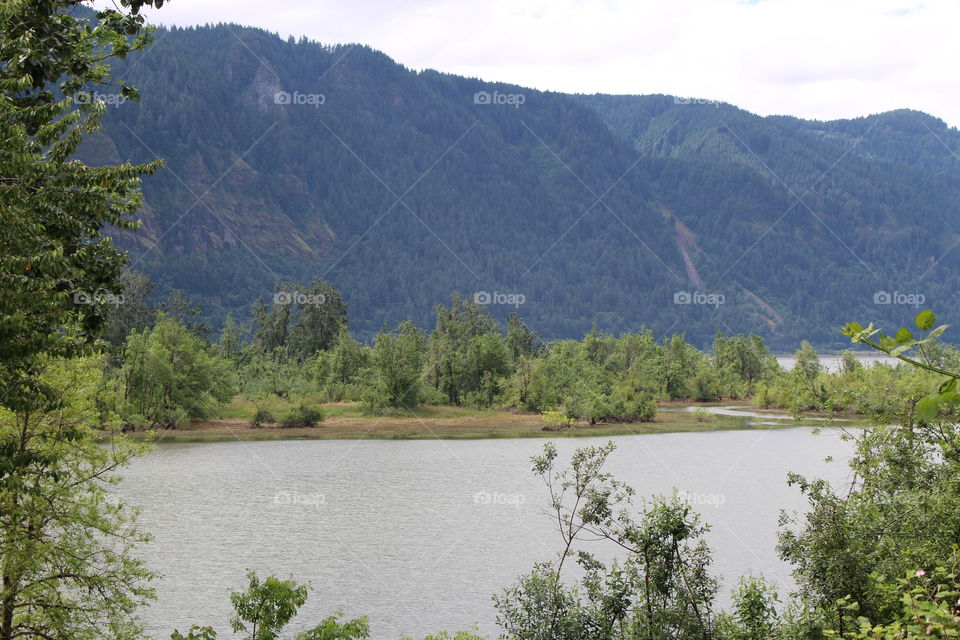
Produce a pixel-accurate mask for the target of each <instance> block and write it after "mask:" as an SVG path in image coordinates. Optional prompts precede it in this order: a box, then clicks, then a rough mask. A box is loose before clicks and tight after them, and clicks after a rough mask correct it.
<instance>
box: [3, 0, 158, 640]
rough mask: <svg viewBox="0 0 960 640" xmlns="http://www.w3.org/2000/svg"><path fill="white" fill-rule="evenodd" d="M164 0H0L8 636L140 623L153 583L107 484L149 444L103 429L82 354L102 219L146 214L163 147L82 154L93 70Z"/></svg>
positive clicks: (91, 114) (123, 46) (97, 274)
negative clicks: (116, 157)
mask: <svg viewBox="0 0 960 640" xmlns="http://www.w3.org/2000/svg"><path fill="white" fill-rule="evenodd" d="M162 3H163V2H162V0H119V2H118V3H115V4H114V5H113V8H111V9H105V10H103V11H100V12H99V13H98V14H97V19H96V20H95V21H89V20H88V19H86V18H83V17H77V16H76V15H74V11H73V10H75V9H77V8H80V7H82V3H81V2H80V0H38V1H31V2H22V1H14V2H4V3H2V4H0V61H2V62H0V128H2V129H3V132H4V135H3V137H2V140H0V452H2V453H3V456H2V458H0V640H12V639H13V638H26V639H44V640H68V639H69V640H74V639H87V638H89V639H93V638H101V637H110V638H119V639H128V638H134V637H137V636H138V635H139V632H140V625H139V623H138V621H137V620H136V618H135V616H134V611H135V608H136V607H137V606H138V605H139V604H142V603H143V602H144V601H146V600H148V599H149V598H150V597H151V595H152V592H151V591H150V589H149V586H148V584H147V581H148V579H149V578H150V577H151V574H150V572H149V571H147V570H146V569H145V568H144V567H143V564H142V562H141V561H139V560H137V559H136V558H135V557H134V556H133V555H132V553H131V549H132V547H133V546H134V545H135V544H137V543H139V542H143V541H144V540H145V537H144V536H143V535H142V534H140V533H139V532H138V531H137V530H136V528H135V527H134V526H133V524H132V516H131V514H130V513H129V511H128V510H127V509H125V508H124V507H123V506H122V505H119V504H117V505H114V504H110V503H108V501H107V496H106V493H105V490H104V486H103V485H104V483H105V482H106V481H107V479H108V478H109V477H110V474H111V473H112V472H113V471H114V470H115V469H116V468H117V467H119V466H120V465H122V464H123V463H124V462H126V460H127V459H128V458H129V457H130V456H131V455H132V454H133V453H136V452H137V449H136V448H132V447H130V446H129V445H128V444H127V443H126V442H125V441H124V440H123V439H122V438H121V437H115V438H113V441H112V443H111V446H107V447H104V446H101V444H100V442H99V441H98V440H97V438H96V437H95V435H94V433H93V427H92V423H93V422H95V421H96V422H99V420H100V416H99V411H97V410H96V407H94V406H93V402H94V395H95V393H96V388H97V386H98V383H99V377H98V371H99V365H94V364H92V363H91V361H89V360H85V359H77V358H78V357H79V356H82V355H85V354H89V353H90V352H91V351H92V346H93V342H94V340H95V338H96V337H97V336H98V334H99V332H100V330H101V328H102V325H103V319H104V307H105V306H106V305H108V304H110V303H111V302H115V301H116V299H117V296H119V295H120V293H121V286H120V283H119V281H118V277H119V274H120V270H121V267H122V265H123V261H124V258H123V255H122V254H121V253H119V252H118V251H117V250H116V248H115V247H114V246H113V244H112V242H111V241H110V240H109V239H108V238H106V237H104V236H102V235H101V229H102V228H103V227H104V226H106V225H112V226H114V227H116V228H119V229H133V228H134V227H135V223H134V221H133V218H132V216H133V215H134V214H135V213H136V211H137V210H138V209H139V207H140V205H141V197H140V192H139V178H140V177H141V176H142V175H145V174H149V173H151V172H153V171H154V170H156V169H157V168H158V167H159V163H150V164H146V165H138V166H133V165H130V164H123V165H119V166H109V165H105V166H99V167H89V166H87V165H85V164H83V163H81V162H78V161H76V160H74V159H73V156H74V154H75V152H76V150H77V146H78V145H79V144H80V142H81V140H82V139H83V136H84V135H86V134H89V133H91V132H94V131H96V130H97V128H98V127H99V121H100V117H101V115H102V114H103V111H104V103H103V101H102V100H97V99H91V98H93V95H92V94H91V93H90V92H89V91H88V88H89V85H100V84H103V83H105V82H108V81H109V76H110V69H109V65H108V61H109V60H110V58H112V57H120V58H122V57H124V56H125V55H126V54H127V53H128V52H130V51H133V50H140V49H142V48H144V47H145V46H146V44H147V42H148V40H149V34H148V33H147V32H143V31H141V27H142V25H143V18H142V16H140V15H138V12H139V10H140V8H141V7H143V6H157V7H159V6H160V5H161V4H162ZM119 84H120V91H121V92H122V94H123V95H124V96H126V97H129V98H134V97H135V91H134V90H133V89H132V88H129V87H127V86H125V85H124V84H123V82H122V81H120V83H119ZM78 105H79V106H78ZM64 358H74V359H75V360H74V361H70V360H64ZM107 426H112V425H107Z"/></svg>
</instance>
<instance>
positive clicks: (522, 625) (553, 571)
mask: <svg viewBox="0 0 960 640" xmlns="http://www.w3.org/2000/svg"><path fill="white" fill-rule="evenodd" d="M613 450H614V444H613V443H612V442H611V443H608V444H607V445H605V446H602V447H584V448H581V449H578V450H577V451H576V452H575V453H574V454H573V457H572V459H571V463H570V467H569V468H568V469H557V467H556V460H557V450H556V447H555V446H554V445H553V444H552V443H551V444H547V445H546V446H545V447H544V452H543V454H542V455H540V456H536V457H534V459H533V467H534V472H535V473H536V474H537V475H539V476H540V477H541V478H542V479H543V480H544V482H545V483H546V485H547V488H548V490H549V494H550V509H551V514H550V515H551V518H552V519H554V520H555V521H556V524H557V528H558V530H559V532H560V535H561V538H562V542H563V546H562V548H561V551H560V553H559V554H558V555H559V557H558V559H557V561H556V562H555V563H541V564H538V565H536V566H534V569H533V571H532V572H531V573H529V574H527V575H526V576H523V577H521V578H520V579H519V580H518V582H517V584H516V585H515V586H513V587H511V588H509V589H507V590H505V591H504V592H503V593H502V594H500V595H499V596H497V597H496V598H495V603H496V607H497V610H498V621H499V624H500V626H501V627H502V628H503V629H504V631H505V632H506V635H507V636H508V637H510V638H516V639H517V640H556V639H568V638H569V639H577V640H581V639H582V640H587V639H590V640H606V639H610V640H612V639H614V638H617V639H626V638H643V639H651V640H652V639H659V638H677V639H697V640H708V639H710V638H712V637H713V636H712V626H713V625H712V622H713V620H712V611H711V609H712V603H713V598H714V596H715V593H716V589H717V582H716V580H715V579H713V578H712V577H710V576H709V575H708V573H707V569H708V566H709V563H710V554H709V550H708V549H707V546H706V543H705V542H704V541H703V539H702V538H703V535H704V534H705V533H706V531H707V528H706V527H705V526H703V525H702V524H700V522H699V518H698V517H697V516H696V514H694V513H692V511H691V507H690V505H689V504H687V503H684V502H683V501H681V500H679V499H677V498H673V499H666V498H655V499H653V500H652V501H650V502H649V503H647V504H646V505H645V506H644V508H643V509H642V511H641V513H640V516H639V518H637V519H635V518H634V516H633V515H632V514H631V513H630V511H629V507H630V504H631V499H632V496H633V495H634V490H633V489H632V488H631V487H629V486H628V485H625V484H624V483H622V482H620V481H618V480H616V479H615V478H613V477H612V476H611V475H610V474H609V473H606V472H604V471H603V465H604V463H605V462H606V459H607V457H608V456H609V455H610V453H611V452H612V451H613ZM597 539H600V540H606V541H608V542H611V543H613V544H614V545H615V546H616V547H617V548H619V549H620V550H621V551H625V552H626V553H627V557H626V558H625V559H624V560H623V561H622V562H619V563H618V562H613V563H611V564H610V565H609V566H606V565H604V564H603V563H601V562H600V561H599V560H597V558H596V557H595V556H594V555H593V554H591V553H588V552H586V551H584V550H578V549H577V545H578V544H579V543H582V542H583V541H584V540H597ZM568 562H576V563H577V564H578V565H579V569H580V573H581V574H582V576H583V577H582V578H581V579H580V580H579V581H578V582H576V583H574V584H567V583H565V582H564V578H565V575H564V573H563V571H564V567H565V566H568Z"/></svg>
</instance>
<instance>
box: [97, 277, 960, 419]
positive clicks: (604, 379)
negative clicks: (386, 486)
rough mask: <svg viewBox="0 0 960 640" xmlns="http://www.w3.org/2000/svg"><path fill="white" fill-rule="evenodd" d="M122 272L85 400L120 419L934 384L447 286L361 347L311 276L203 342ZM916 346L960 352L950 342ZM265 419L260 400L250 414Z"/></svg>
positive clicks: (811, 394)
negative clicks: (536, 319) (249, 406)
mask: <svg viewBox="0 0 960 640" xmlns="http://www.w3.org/2000/svg"><path fill="white" fill-rule="evenodd" d="M123 280H124V291H125V293H124V295H123V297H122V299H118V300H115V301H114V302H116V304H112V305H107V307H106V322H105V325H106V326H105V340H106V342H107V343H108V344H107V350H106V351H107V354H108V356H107V357H106V359H105V364H104V366H105V367H106V369H107V374H108V375H106V376H104V385H106V386H107V387H108V388H106V389H104V392H103V393H102V394H101V398H100V402H101V404H102V405H103V409H104V410H105V411H110V412H113V413H116V414H118V415H120V416H121V417H122V419H123V420H124V422H125V423H126V424H127V425H128V426H129V427H132V428H137V427H156V426H160V427H174V426H177V425H179V424H183V423H185V422H187V421H189V420H190V419H192V418H204V417H210V416H211V415H213V414H214V412H215V410H216V409H217V408H218V407H220V406H223V405H224V404H225V403H227V402H229V401H230V400H231V399H232V398H234V397H235V396H236V395H237V394H242V395H243V396H244V397H246V398H247V399H249V400H250V401H252V402H253V403H254V404H255V405H256V406H257V407H262V406H263V405H264V404H265V403H266V401H267V400H268V399H270V398H282V399H284V400H286V401H288V402H290V403H292V404H293V405H294V406H295V407H296V409H295V411H294V412H293V414H292V416H291V417H290V418H289V420H290V421H291V424H306V425H309V424H314V423H316V422H317V421H318V420H320V419H322V413H320V411H319V409H318V407H319V405H320V404H322V403H325V402H344V401H346V402H357V403H361V404H362V405H363V407H364V408H365V409H367V410H368V411H370V412H385V411H396V410H404V409H413V408H415V407H418V406H420V405H424V404H430V405H439V404H449V405H470V406H475V407H482V408H491V407H500V408H515V409H517V410H521V411H529V412H540V413H545V412H553V413H556V414H559V415H561V416H562V417H563V420H566V421H568V422H570V423H572V422H576V421H583V422H586V423H589V424H598V423H614V422H634V421H649V420H652V419H654V417H655V415H656V407H657V401H703V402H709V401H718V400H722V399H752V400H753V401H754V402H756V403H757V404H759V405H762V406H765V407H780V408H785V409H790V410H794V411H804V410H825V411H834V412H855V413H863V414H882V413H888V412H893V411H895V410H898V409H899V408H901V405H902V404H903V403H910V402H915V401H916V400H917V399H919V398H920V397H922V396H923V395H924V394H925V393H929V392H930V391H931V388H932V386H935V384H936V381H935V380H934V379H933V376H931V375H928V374H926V373H925V372H922V371H918V370H914V369H906V368H895V367H891V366H885V365H877V366H873V367H869V368H864V367H863V366H862V365H861V364H860V363H859V362H858V361H857V359H856V357H855V356H854V355H853V354H852V353H850V352H846V353H845V354H844V357H843V360H842V366H841V368H840V370H839V371H838V372H837V373H836V374H830V373H827V372H826V371H824V370H823V369H822V367H821V366H820V364H819V362H818V359H817V354H816V352H815V351H814V350H813V348H812V347H811V346H810V345H809V344H808V343H806V342H804V343H803V344H802V345H801V348H800V350H798V351H797V353H796V365H795V366H794V368H793V369H792V370H790V371H786V370H784V369H783V368H782V367H780V365H779V364H778V363H777V361H776V358H775V357H774V356H773V354H772V353H771V351H770V350H769V348H768V347H767V345H766V344H765V343H764V341H763V340H762V339H761V338H760V337H758V336H756V335H752V334H751V335H736V336H726V335H724V334H722V333H717V334H716V336H715V337H714V340H713V344H712V346H711V348H710V349H709V350H707V351H702V350H699V349H697V348H696V347H695V346H693V345H691V344H690V343H688V342H687V341H686V339H685V337H684V335H683V334H682V333H675V334H673V335H671V336H666V337H664V338H663V339H658V337H657V336H655V335H654V334H653V333H652V332H651V331H650V330H642V331H639V332H633V333H624V334H621V335H620V336H613V335H610V334H606V333H603V332H600V331H598V330H597V329H595V328H594V329H592V330H591V331H590V332H588V333H587V334H586V335H585V336H584V337H583V338H582V339H580V340H559V341H553V342H545V341H543V340H541V338H540V337H539V336H538V334H537V332H536V331H534V330H532V329H531V328H530V327H528V326H527V324H526V323H525V322H524V320H523V319H521V318H520V317H519V316H518V315H517V314H510V315H509V316H508V317H507V320H506V323H505V324H501V323H500V322H499V321H497V320H496V319H495V318H494V317H493V316H492V315H491V314H490V313H489V312H488V309H487V307H486V306H485V305H483V304H478V303H476V302H475V301H473V300H469V299H464V298H462V297H461V296H460V295H459V294H457V293H454V294H453V295H452V298H451V302H450V304H449V305H437V306H436V307H435V308H434V319H435V323H434V327H433V330H432V331H429V332H426V331H422V330H421V329H419V328H417V327H416V326H415V325H414V324H413V323H412V322H411V321H409V320H408V321H405V322H402V323H400V324H399V325H398V326H396V327H384V328H383V329H381V331H380V332H378V333H377V334H376V337H375V338H374V340H373V341H372V344H364V343H362V342H360V341H358V340H356V339H355V338H354V337H353V336H352V335H351V334H350V332H349V331H348V330H347V307H346V304H345V303H344V302H343V297H342V295H341V293H340V292H339V291H338V290H337V289H336V288H334V287H333V286H332V285H331V284H329V283H327V282H323V281H320V280H315V281H313V282H311V283H310V284H309V285H306V286H305V285H299V284H293V283H286V284H281V285H279V286H278V287H277V291H276V293H275V294H274V296H273V299H272V300H270V301H265V300H263V299H261V300H259V301H258V302H257V303H256V304H255V305H254V308H253V313H252V316H253V318H254V319H253V322H252V324H249V325H248V324H246V323H237V322H235V321H233V319H232V318H228V319H227V321H226V322H225V324H224V326H223V328H222V329H221V330H220V331H219V334H218V335H217V337H216V338H215V339H213V340H211V339H210V338H209V336H210V334H211V332H210V328H209V327H208V326H207V325H205V324H204V323H203V322H201V321H200V320H199V319H200V318H201V317H202V310H201V309H200V308H198V307H197V306H196V305H193V304H191V303H189V302H188V301H187V300H186V299H185V298H184V297H183V296H182V295H180V294H179V293H177V292H174V293H173V294H171V295H170V296H169V297H168V298H167V299H166V300H165V301H164V302H162V303H161V304H159V305H156V306H154V305H151V304H150V303H149V302H148V300H149V298H150V294H151V290H152V285H151V283H150V281H149V279H148V278H147V277H146V276H144V275H142V274H138V273H133V272H128V273H126V274H124V276H123ZM101 302H102V301H101ZM928 357H930V358H932V359H933V360H934V361H936V362H938V363H940V364H942V365H948V366H949V365H954V364H960V358H958V355H957V351H956V349H954V348H953V347H949V346H943V345H936V348H934V349H932V350H928ZM891 389H896V390H897V391H900V392H901V393H897V394H890V393H889V390H891ZM894 404H896V406H894ZM274 421H275V418H274V417H273V416H271V415H269V412H266V411H258V412H257V416H256V417H255V418H254V420H253V422H254V423H255V424H259V423H261V422H274Z"/></svg>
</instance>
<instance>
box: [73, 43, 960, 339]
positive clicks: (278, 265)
mask: <svg viewBox="0 0 960 640" xmlns="http://www.w3.org/2000/svg"><path fill="white" fill-rule="evenodd" d="M116 75H117V76H118V77H121V78H123V79H125V80H126V81H128V82H130V83H132V84H134V85H135V86H137V87H138V89H139V90H140V93H141V95H142V100H141V102H139V103H127V104H123V105H120V108H118V109H110V110H109V113H108V114H107V116H106V117H105V119H104V120H105V124H106V126H105V130H104V132H103V134H102V135H99V136H97V138H96V139H94V140H92V141H91V142H90V143H88V144H87V145H86V148H85V151H84V157H85V159H86V160H87V161H88V162H91V163H96V162H107V161H110V162H115V161H117V160H130V161H144V160H148V159H153V158H155V157H163V158H165V159H166V162H167V167H168V169H167V170H163V171H161V172H158V173H157V174H156V175H155V176H153V177H151V178H150V179H148V180H146V181H145V183H144V193H145V198H146V202H147V206H146V207H145V210H144V212H143V221H144V229H143V230H141V231H140V232H139V233H137V234H118V236H120V237H121V242H122V243H123V244H124V246H126V247H127V248H128V249H129V251H130V255H131V265H132V266H133V268H135V269H140V270H144V271H146V272H147V273H148V274H149V275H150V276H151V277H152V278H153V279H154V280H155V281H156V283H157V284H158V291H159V293H161V294H162V293H163V292H164V290H169V289H182V290H184V291H185V292H186V293H187V294H188V295H190V296H192V297H194V298H196V299H198V300H199V301H201V302H203V304H204V306H205V308H206V310H207V311H208V312H209V313H210V314H211V318H212V319H213V320H214V323H216V322H217V321H218V319H220V318H222V317H223V315H224V314H225V313H226V312H228V311H230V312H233V313H234V314H235V315H246V314H248V313H249V310H250V308H251V306H252V304H253V302H254V301H255V299H256V298H257V297H258V296H265V297H269V296H270V295H271V294H272V292H273V289H274V286H275V285H276V284H277V283H278V282H281V281H285V280H296V281H301V282H306V281H307V280H309V279H310V278H312V277H320V278H323V279H327V280H329V281H331V282H332V283H333V284H335V285H336V286H337V287H338V288H340V289H341V290H342V291H343V293H344V298H345V300H346V301H347V303H348V308H349V318H350V323H351V331H352V332H354V333H355V334H356V335H358V336H359V337H368V336H369V335H371V334H372V332H374V331H376V330H377V329H379V328H380V327H381V326H382V325H383V324H384V323H390V324H395V323H396V322H398V321H400V320H402V319H404V318H407V317H411V318H413V320H414V321H415V322H416V323H417V324H419V325H421V326H428V325H429V323H430V321H431V308H432V307H433V305H435V304H437V303H441V302H446V301H447V300H449V295H450V292H451V291H453V290H458V291H460V292H462V293H464V294H465V295H467V296H471V295H472V294H473V293H475V292H489V293H490V294H493V293H494V292H498V293H499V294H519V296H520V297H514V298H507V297H504V296H503V295H501V296H500V297H499V298H496V297H493V296H491V297H493V302H494V303H495V304H492V305H491V311H492V312H493V313H494V314H495V315H496V316H499V317H504V316H505V315H506V314H507V313H508V312H510V311H517V312H519V314H520V315H521V316H523V317H524V318H526V319H527V321H528V323H529V325H530V326H531V327H533V328H534V329H536V330H538V331H539V332H540V333H541V335H543V336H544V337H546V338H560V337H573V336H580V335H582V334H583V333H584V332H585V331H587V330H589V328H590V326H591V325H592V324H596V325H597V327H598V328H600V329H602V330H607V331H612V332H619V331H624V330H635V329H639V328H640V327H642V326H647V327H649V328H651V329H653V330H654V332H655V334H656V335H661V334H665V333H668V332H675V331H685V332H686V333H687V335H688V338H690V339H691V340H693V341H694V342H697V343H700V344H704V343H706V342H707V340H708V339H709V338H710V337H711V336H712V335H713V334H714V333H715V332H716V331H717V330H722V331H724V332H727V333H732V332H749V331H753V332H756V333H760V334H762V335H763V336H764V337H766V338H767V339H768V340H769V341H770V342H771V344H773V345H774V346H776V347H778V348H784V349H786V348H793V347H795V346H796V344H797V343H798V342H799V340H800V338H801V337H805V338H813V339H814V342H816V343H819V344H821V345H827V344H840V343H841V341H840V340H838V339H837V338H838V337H839V336H835V335H834V334H833V333H832V332H831V330H830V327H834V326H836V327H839V326H840V325H841V324H842V323H843V322H845V321H847V320H849V319H851V318H865V317H867V318H876V319H877V320H881V321H882V320H884V319H889V324H892V323H893V322H894V320H893V318H896V319H897V321H899V320H901V319H902V318H903V317H907V316H909V315H912V313H914V312H915V310H914V309H913V308H912V307H906V306H904V305H902V304H889V305H886V304H874V297H875V293H876V292H878V291H879V292H882V291H888V292H889V293H890V294H893V293H894V292H898V293H900V294H911V293H919V294H922V295H923V296H924V297H925V303H926V305H927V306H934V307H936V308H937V309H938V310H940V311H941V312H942V313H944V314H946V315H947V316H949V315H955V312H956V311H957V309H958V306H960V305H958V304H957V300H956V296H955V293H954V292H955V291H956V290H957V285H958V282H957V278H958V275H957V273H958V271H957V267H958V260H960V253H955V252H951V251H950V249H951V247H952V245H953V244H954V243H955V242H957V241H958V240H960V235H957V233H956V231H955V226H956V225H955V223H954V222H953V219H954V218H955V215H954V214H955V211H956V210H957V206H958V205H960V177H958V173H957V169H958V166H957V165H958V163H960V161H958V160H957V156H955V155H954V154H953V153H952V152H951V151H950V149H960V135H958V133H957V131H956V130H953V129H948V128H947V127H946V126H945V125H944V124H943V123H942V122H941V121H939V120H937V119H936V118H932V117H931V116H927V115H925V114H920V113H915V112H892V113H889V114H882V115H880V116H873V117H871V118H865V119H858V120H848V121H836V122H827V123H822V122H809V121H803V120H798V119H795V118H787V117H771V118H760V117H757V116H754V115H752V114H749V113H747V112H744V111H742V110H739V109H736V108H734V107H732V106H729V105H715V104H706V103H700V102H698V101H692V102H686V101H683V100H675V99H674V98H672V97H668V96H568V95H563V94H557V93H544V92H539V91H533V90H530V89H526V88H522V87H516V86H509V85H502V84H490V83H485V82H482V81H480V80H477V79H469V78H463V77H458V76H453V75H447V74H441V73H438V72H435V71H423V72H414V71H411V70H408V69H406V68H404V67H402V66H400V65H399V64H397V63H396V62H394V61H392V60H390V59H389V58H388V57H387V56H385V55H383V54H381V53H378V52H376V51H373V50H371V49H369V48H367V47H363V46H337V47H325V46H322V45H320V44H317V43H313V42H308V41H298V42H295V41H293V40H288V41H284V40H282V39H280V38H278V37H276V36H274V35H271V34H268V33H266V32H264V31H261V30H257V29H249V28H243V27H238V26H230V25H218V26H211V27H203V28H191V29H172V30H160V31H159V32H158V33H157V39H156V44H155V45H154V46H153V48H152V49H151V50H149V51H147V52H146V53H144V54H143V55H136V56H131V57H130V58H128V60H127V61H126V62H125V63H123V65H121V66H120V67H118V68H117V73H116ZM98 91H100V92H103V89H102V88H100V89H98ZM102 97H104V98H105V99H107V102H108V104H112V103H115V102H118V100H113V101H112V102H111V101H110V99H109V98H110V96H102ZM861 137H862V138H863V139H862V140H860V138H861ZM858 141H859V142H858ZM799 196H803V197H802V201H801V202H799V203H798V202H797V198H798V197H799ZM958 251H960V250H958ZM944 254H945V257H943V258H942V260H941V261H940V262H937V260H938V259H940V258H941V257H942V256H944ZM697 292H699V294H700V295H694V294H695V293H697ZM686 294H689V295H686ZM687 300H690V301H691V302H692V303H690V304H684V302H686V301H687ZM900 300H905V299H904V298H902V297H901V298H900ZM498 301H499V302H515V303H517V302H519V303H520V304H519V306H516V305H515V304H496V302H498ZM881 302H882V296H881ZM901 324H902V322H901Z"/></svg>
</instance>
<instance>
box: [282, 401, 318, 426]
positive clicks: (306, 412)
mask: <svg viewBox="0 0 960 640" xmlns="http://www.w3.org/2000/svg"><path fill="white" fill-rule="evenodd" d="M319 422H323V412H322V411H320V409H317V408H315V407H310V406H307V405H302V404H301V405H299V406H297V407H294V408H293V409H291V410H290V413H288V414H287V417H285V418H284V419H283V422H282V423H281V424H282V425H283V426H284V427H288V428H290V427H315V426H317V423H319Z"/></svg>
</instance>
